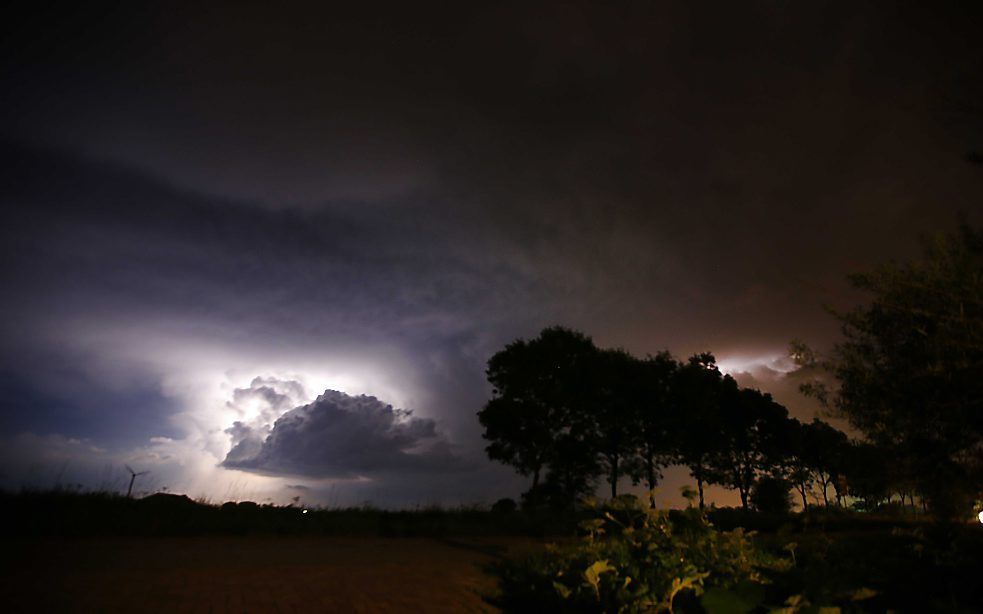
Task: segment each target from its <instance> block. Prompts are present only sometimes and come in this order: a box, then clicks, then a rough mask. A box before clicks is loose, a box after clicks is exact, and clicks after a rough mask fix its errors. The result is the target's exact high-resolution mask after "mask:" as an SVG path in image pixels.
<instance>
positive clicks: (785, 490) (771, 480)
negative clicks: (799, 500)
mask: <svg viewBox="0 0 983 614" xmlns="http://www.w3.org/2000/svg"><path fill="white" fill-rule="evenodd" d="M791 491H792V485H791V484H789V483H788V480H783V479H782V478H776V477H771V476H765V477H763V478H761V479H759V480H758V481H757V482H756V483H755V484H754V486H753V487H752V488H751V505H753V506H754V509H756V510H758V511H759V512H764V513H766V514H788V513H789V512H791V511H792V492H791Z"/></svg>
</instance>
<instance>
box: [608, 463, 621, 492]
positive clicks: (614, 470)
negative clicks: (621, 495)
mask: <svg viewBox="0 0 983 614" xmlns="http://www.w3.org/2000/svg"><path fill="white" fill-rule="evenodd" d="M618 477H619V475H618V457H617V456H615V457H614V458H612V459H611V478H610V480H611V498H612V499H614V498H615V497H617V496H618Z"/></svg>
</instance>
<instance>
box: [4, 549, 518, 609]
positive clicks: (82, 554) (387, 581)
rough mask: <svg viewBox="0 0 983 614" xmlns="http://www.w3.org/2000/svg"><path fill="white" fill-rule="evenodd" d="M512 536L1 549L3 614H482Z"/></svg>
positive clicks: (511, 551) (514, 551) (511, 550)
mask: <svg viewBox="0 0 983 614" xmlns="http://www.w3.org/2000/svg"><path fill="white" fill-rule="evenodd" d="M535 547H536V544H535V543H534V542H531V541H528V540H519V539H508V538H506V539H415V538H412V539H411V538H388V539H387V538H375V537H371V538H356V537H344V538H339V537H240V538H235V537H189V538H132V539H123V538H107V539H77V540H47V541H41V542H33V543H27V542H14V543H7V544H5V547H4V550H5V552H4V554H3V555H2V560H3V570H2V571H3V574H2V578H0V610H2V611H4V612H27V611H31V612H39V611H46V612H127V611H129V612H135V611H139V612H164V611H166V612H490V611H493V608H491V607H490V606H489V605H488V604H486V603H485V602H484V601H483V600H482V597H481V596H482V595H483V594H487V593H488V592H489V591H491V590H493V589H494V581H493V579H492V578H490V577H489V576H487V575H486V574H485V573H483V572H482V570H481V567H482V565H485V564H487V563H489V562H492V561H494V560H495V559H496V558H501V557H503V556H511V555H514V554H515V553H517V552H521V551H526V550H529V549H532V548H535Z"/></svg>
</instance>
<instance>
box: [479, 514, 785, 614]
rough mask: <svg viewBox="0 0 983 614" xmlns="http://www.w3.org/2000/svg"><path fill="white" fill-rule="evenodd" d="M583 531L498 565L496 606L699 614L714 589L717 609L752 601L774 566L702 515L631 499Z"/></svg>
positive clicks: (744, 538)
mask: <svg viewBox="0 0 983 614" xmlns="http://www.w3.org/2000/svg"><path fill="white" fill-rule="evenodd" d="M582 529H583V532H584V533H585V535H584V537H583V538H582V539H580V540H579V541H578V542H576V543H573V544H568V545H565V546H551V547H550V548H549V549H548V550H547V551H546V552H545V553H543V554H541V555H538V556H534V557H531V558H527V559H524V560H518V561H510V562H506V563H503V564H501V565H499V566H498V567H497V573H498V575H499V578H500V588H501V595H500V596H499V597H498V599H497V600H496V604H497V605H499V606H500V607H502V608H504V609H506V610H515V611H530V610H533V609H538V610H541V611H576V612H640V611H668V612H672V611H673V610H674V609H676V610H681V611H699V608H701V606H700V605H699V596H700V595H701V594H704V593H705V592H706V591H708V589H716V590H714V591H713V592H711V593H707V594H708V595H710V599H711V601H714V600H716V601H720V600H723V601H725V602H728V603H730V602H732V601H735V600H737V599H739V598H745V597H748V596H753V594H754V593H755V590H754V585H755V584H757V583H760V582H761V581H762V579H763V578H762V575H761V569H762V568H763V567H765V566H772V567H774V566H775V564H776V560H775V559H773V558H771V557H768V556H766V555H764V554H763V553H762V552H760V551H759V550H757V549H756V548H755V547H754V546H753V545H752V543H751V539H750V537H749V535H748V534H745V533H744V532H743V531H742V530H740V529H737V530H734V531H731V532H723V531H718V530H716V529H714V528H713V527H712V526H711V525H710V523H709V522H708V521H707V519H706V517H705V516H704V515H703V513H702V512H701V511H699V510H698V509H696V508H692V507H691V508H688V509H687V510H684V511H681V512H674V513H671V514H670V513H669V512H666V511H663V510H652V509H649V508H647V507H645V506H643V505H641V504H640V503H639V502H638V500H637V499H636V498H635V497H633V496H630V495H626V496H620V497H618V498H616V499H613V500H611V501H610V502H608V503H607V504H606V505H604V506H603V507H600V508H598V509H597V517H595V518H592V519H590V520H587V521H585V522H584V523H583V524H582ZM759 596H763V592H759ZM711 605H712V604H711ZM711 611H719V612H722V611H725V610H724V609H722V608H717V607H716V606H713V607H712V609H711Z"/></svg>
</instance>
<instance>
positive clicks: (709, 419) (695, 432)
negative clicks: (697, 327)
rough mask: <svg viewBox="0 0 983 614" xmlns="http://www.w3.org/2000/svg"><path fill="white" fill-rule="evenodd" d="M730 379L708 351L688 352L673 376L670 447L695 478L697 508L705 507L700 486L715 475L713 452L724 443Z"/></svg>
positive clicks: (680, 462) (702, 486)
mask: <svg viewBox="0 0 983 614" xmlns="http://www.w3.org/2000/svg"><path fill="white" fill-rule="evenodd" d="M732 382H733V380H732V379H731V378H730V376H724V375H723V374H722V373H721V372H720V369H718V368H717V361H716V358H715V357H714V356H713V354H710V353H702V354H695V355H693V356H691V357H690V358H689V359H688V360H687V362H686V363H685V364H683V365H681V366H680V368H679V369H677V370H676V373H675V377H674V378H673V380H672V388H671V390H672V393H671V397H672V403H673V405H674V406H675V408H676V410H675V411H674V412H673V424H672V432H673V434H674V442H673V448H674V450H675V456H676V460H677V461H678V462H679V464H681V465H685V466H686V467H688V468H689V471H690V475H692V476H693V479H694V480H696V488H697V492H698V493H699V498H700V509H703V507H704V497H703V488H704V486H705V485H706V484H707V483H708V482H711V481H712V480H713V478H714V474H713V456H714V454H716V453H717V451H718V450H719V449H720V447H721V446H722V445H723V431H722V428H721V414H722V403H723V390H724V387H725V386H728V385H730V384H731V383H732ZM735 385H736V384H735Z"/></svg>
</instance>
